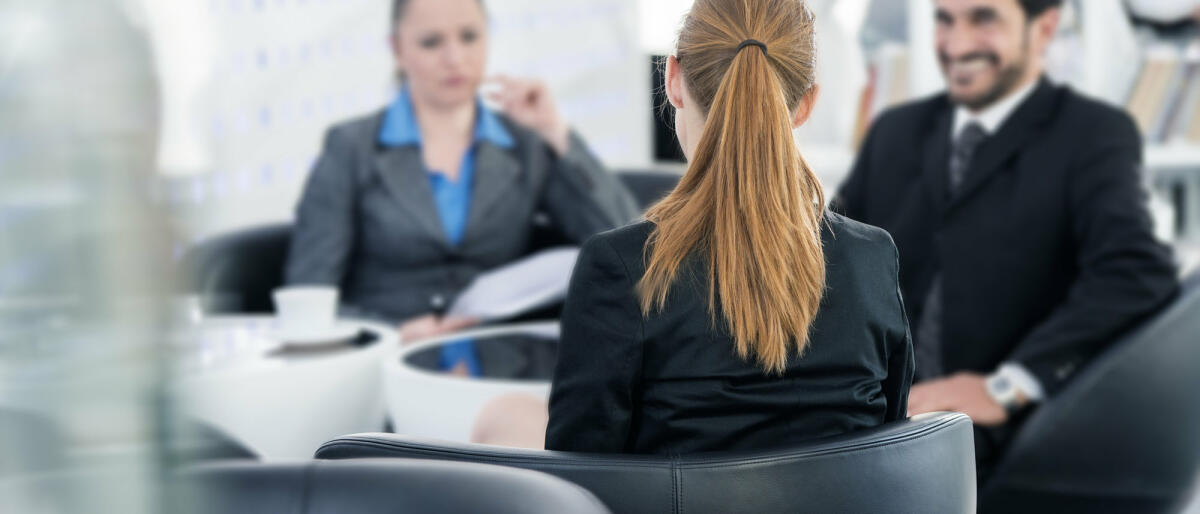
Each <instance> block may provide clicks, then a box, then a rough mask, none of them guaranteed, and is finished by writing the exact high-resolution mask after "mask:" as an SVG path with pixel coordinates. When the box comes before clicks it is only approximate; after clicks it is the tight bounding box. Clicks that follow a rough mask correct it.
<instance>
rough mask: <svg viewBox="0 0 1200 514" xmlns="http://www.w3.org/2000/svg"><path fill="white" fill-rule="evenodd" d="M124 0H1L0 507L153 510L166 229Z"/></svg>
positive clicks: (153, 95) (137, 45) (148, 67)
mask: <svg viewBox="0 0 1200 514" xmlns="http://www.w3.org/2000/svg"><path fill="white" fill-rule="evenodd" d="M125 4H126V3H125V2H118V1H113V0H93V1H89V2H78V1H67V0H38V1H36V2H31V1H28V0H0V450H4V456H3V457H2V458H3V460H4V465H3V466H0V511H3V512H84V511H86V512H108V511H121V512H143V511H146V512H155V511H159V510H161V509H159V508H156V505H157V503H156V502H158V501H159V499H158V497H157V495H156V494H155V493H154V491H155V490H156V489H157V488H156V487H155V480H154V479H153V477H157V476H158V475H159V473H158V472H157V470H158V469H159V468H160V466H161V465H162V464H163V455H164V453H163V452H162V451H161V450H160V448H161V447H162V445H161V440H162V439H163V435H162V434H164V433H165V431H164V428H163V427H164V426H166V423H165V422H164V419H165V418H164V412H165V410H164V409H162V403H161V401H159V398H160V397H161V395H160V385H159V384H161V383H162V377H161V376H160V375H161V370H162V369H164V368H163V366H162V363H161V358H160V353H159V350H158V348H159V345H158V344H157V341H158V340H159V338H158V337H157V336H156V334H157V333H158V332H159V328H160V325H161V323H162V322H163V318H162V317H161V316H160V313H159V306H161V305H165V302H164V301H163V298H164V295H165V294H166V292H167V291H169V286H170V283H171V280H170V279H169V273H168V270H167V263H168V261H167V260H166V259H165V258H164V257H165V256H166V252H165V251H164V247H165V243H166V242H167V241H168V240H169V238H168V237H166V233H165V232H166V231H165V229H164V225H163V223H162V220H163V216H162V215H161V214H160V213H158V212H157V210H156V208H155V206H154V205H152V204H151V203H150V201H149V194H147V193H148V190H149V188H148V184H150V179H151V176H152V174H153V164H154V156H155V152H156V147H157V120H158V114H157V107H156V106H157V105H158V97H157V85H156V80H155V74H154V69H153V65H152V62H153V61H152V60H151V55H150V51H149V48H148V46H147V44H146V42H145V39H144V37H143V35H142V34H141V33H140V32H139V31H138V30H137V29H136V28H135V27H134V25H133V23H131V19H133V18H131V14H134V13H132V12H131V11H130V10H129V8H128V6H126V5H125ZM34 472H39V473H41V474H39V475H36V476H34V475H31V474H32V473H34ZM93 476H96V477H99V476H103V477H105V480H106V481H107V482H106V483H108V484H114V483H117V484H120V487H116V488H114V487H104V486H103V484H100V483H98V482H95V481H94V480H92V479H91V478H90V477H93Z"/></svg>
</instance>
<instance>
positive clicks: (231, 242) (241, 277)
mask: <svg viewBox="0 0 1200 514" xmlns="http://www.w3.org/2000/svg"><path fill="white" fill-rule="evenodd" d="M291 240H292V226H291V224H288V223H280V224H275V225H265V226H261V227H255V228H249V229H244V230H239V231H236V232H231V233H228V234H224V235H221V236H217V237H215V238H213V239H210V240H208V241H204V242H203V243H201V244H199V245H197V246H195V247H193V248H192V249H191V250H190V251H189V252H188V253H187V254H186V255H185V256H184V259H183V265H184V270H185V273H186V274H187V279H188V282H189V284H188V285H189V290H190V292H192V293H193V294H196V295H199V296H200V298H201V300H202V302H203V303H204V305H203V307H204V310H205V311H206V312H209V313H231V312H240V313H267V312H273V311H274V310H275V308H274V302H273V301H272V299H271V292H272V291H274V290H275V289H276V288H278V287H279V286H280V285H282V284H283V270H284V266H285V264H286V263H287V252H288V247H289V246H290V245H291Z"/></svg>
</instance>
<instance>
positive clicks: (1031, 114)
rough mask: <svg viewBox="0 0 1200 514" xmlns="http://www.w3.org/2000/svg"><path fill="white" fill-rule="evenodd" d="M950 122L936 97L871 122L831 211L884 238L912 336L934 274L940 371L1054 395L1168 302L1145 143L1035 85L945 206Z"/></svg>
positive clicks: (1107, 112) (1171, 286) (1083, 103)
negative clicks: (1145, 171) (1014, 381)
mask: <svg viewBox="0 0 1200 514" xmlns="http://www.w3.org/2000/svg"><path fill="white" fill-rule="evenodd" d="M953 111H954V107H953V105H952V104H951V102H950V101H949V99H948V98H947V96H945V95H939V96H935V97H933V98H930V99H927V100H924V101H919V102H916V103H913V104H909V105H905V106H902V107H899V108H896V109H893V110H891V111H889V112H887V113H885V114H884V115H883V116H881V117H880V119H879V120H878V121H877V122H876V123H875V126H874V127H873V128H872V130H871V132H870V134H869V135H868V137H867V140H866V141H865V143H864V145H863V148H862V151H861V153H860V154H859V157H858V161H857V163H856V164H855V166H854V169H853V171H852V172H851V174H850V176H849V178H848V179H847V180H846V182H845V184H844V185H843V186H842V188H841V191H840V194H839V196H838V198H837V200H835V202H834V203H835V207H834V208H835V209H837V210H840V211H841V212H844V213H845V214H846V215H847V216H849V217H851V218H854V219H856V220H859V221H862V222H864V223H870V224H872V225H876V226H879V227H882V228H883V229H885V230H887V231H888V232H890V233H891V235H892V237H893V238H895V241H896V246H897V247H898V248H899V249H900V286H901V289H902V290H903V291H904V298H905V300H906V301H907V302H906V303H907V305H908V308H909V317H910V319H912V320H914V323H915V322H916V321H915V320H919V319H920V318H921V314H922V312H923V310H924V308H925V301H926V293H927V292H928V290H929V286H930V283H931V281H932V279H933V277H934V275H935V274H936V273H937V272H938V270H939V269H940V270H941V272H942V274H943V275H942V280H943V282H942V284H943V286H942V292H943V295H944V302H945V303H944V308H943V310H942V324H943V326H942V334H943V335H942V337H943V343H942V353H943V363H944V365H945V368H946V370H947V371H949V372H955V371H974V372H980V373H988V372H991V371H993V370H995V369H996V367H997V366H998V365H999V364H1001V363H1002V362H1006V361H1015V362H1017V363H1020V364H1022V365H1024V366H1025V367H1026V368H1027V369H1029V371H1030V372H1031V373H1033V374H1034V376H1036V377H1037V378H1038V379H1039V380H1040V381H1041V383H1042V386H1043V387H1044V388H1045V390H1046V392H1047V394H1053V392H1054V391H1056V390H1058V389H1059V388H1061V387H1062V385H1063V384H1064V383H1065V381H1067V380H1068V378H1069V377H1070V376H1071V375H1072V374H1073V373H1074V372H1075V371H1077V370H1078V369H1079V368H1080V367H1081V366H1083V365H1084V364H1085V363H1086V362H1087V361H1088V359H1090V358H1091V357H1092V356H1093V355H1095V354H1096V353H1097V352H1098V351H1099V350H1100V349H1101V348H1103V347H1104V345H1106V344H1108V343H1109V342H1111V341H1112V340H1113V339H1114V337H1116V336H1117V334H1118V333H1120V332H1121V331H1123V330H1125V329H1126V328H1128V327H1129V326H1130V325H1131V324H1133V323H1134V322H1135V321H1137V320H1138V319H1140V318H1142V317H1144V316H1146V315H1147V314H1149V313H1151V312H1152V311H1153V310H1155V309H1156V308H1158V307H1159V306H1161V305H1162V304H1163V303H1164V301H1166V300H1167V299H1169V297H1171V296H1172V295H1173V294H1174V292H1175V290H1176V289H1177V279H1176V270H1175V267H1174V264H1173V259H1172V256H1171V251H1170V249H1169V248H1167V247H1166V246H1164V245H1163V244H1160V243H1159V242H1158V241H1156V240H1155V238H1154V236H1153V233H1152V227H1151V219H1150V216H1149V214H1148V212H1147V209H1146V194H1145V192H1144V189H1143V188H1142V184H1141V178H1140V165H1141V159H1142V139H1141V137H1139V135H1138V132H1137V129H1136V127H1135V126H1134V124H1133V121H1132V120H1131V119H1130V118H1129V116H1128V115H1126V114H1124V113H1123V112H1121V111H1118V110H1116V109H1113V108H1111V107H1108V106H1106V105H1102V104H1100V103H1098V102H1095V101H1092V100H1089V99H1086V98H1084V97H1082V96H1080V95H1078V94H1076V93H1074V92H1072V91H1071V90H1069V89H1066V88H1063V87H1058V86H1055V85H1052V84H1050V83H1049V82H1047V81H1045V80H1043V81H1042V82H1041V84H1039V85H1038V86H1037V87H1036V89H1035V90H1034V92H1033V93H1032V95H1031V96H1030V97H1029V98H1027V99H1026V100H1025V102H1024V103H1023V104H1022V105H1020V106H1019V107H1018V108H1017V109H1016V110H1015V111H1014V112H1013V114H1012V115H1011V117H1010V118H1009V119H1008V120H1007V121H1005V122H1004V124H1003V125H1002V126H1001V128H1000V129H999V131H998V132H997V133H995V134H993V135H992V136H990V137H989V138H988V139H987V140H986V141H985V142H984V143H983V144H982V145H981V146H980V148H979V149H978V150H977V151H976V154H975V159H974V161H973V162H972V163H971V165H970V167H969V170H968V172H967V175H966V178H965V179H964V182H963V184H962V185H961V186H960V190H959V191H958V193H957V194H956V195H955V196H954V197H953V198H950V197H949V196H948V194H947V189H948V173H949V172H948V167H949V153H948V152H949V148H950V126H951V123H952V121H951V120H952V118H953ZM914 343H915V344H916V345H920V344H921V341H920V340H919V339H918V340H915V341H914Z"/></svg>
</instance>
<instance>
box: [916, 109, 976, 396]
mask: <svg viewBox="0 0 1200 514" xmlns="http://www.w3.org/2000/svg"><path fill="white" fill-rule="evenodd" d="M986 138H987V132H985V131H984V130H983V127H982V126H980V125H979V124H978V123H975V122H971V123H969V124H967V126H965V127H963V129H962V131H961V132H959V133H958V137H956V138H954V146H953V148H952V149H951V152H950V177H949V179H950V188H949V193H950V195H951V196H954V195H955V194H956V193H957V192H958V188H959V186H962V183H963V179H965V178H966V177H967V171H968V169H970V166H971V159H973V158H974V157H975V150H978V149H979V144H980V143H982V142H983V140H984V139H986ZM939 266H940V263H939ZM942 303H943V298H942V273H941V270H938V272H937V274H936V275H934V277H933V282H932V283H931V284H930V285H929V293H927V294H926V295H925V309H924V310H923V311H922V312H921V319H920V321H918V323H917V334H916V335H917V341H916V342H917V345H916V347H915V348H914V349H913V351H914V353H915V354H916V356H915V357H916V361H917V369H916V375H917V379H918V380H929V379H932V378H937V377H940V376H942V375H944V374H945V372H946V370H945V369H944V366H943V365H942V342H943V341H942Z"/></svg>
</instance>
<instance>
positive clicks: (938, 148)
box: [922, 102, 954, 213]
mask: <svg viewBox="0 0 1200 514" xmlns="http://www.w3.org/2000/svg"><path fill="white" fill-rule="evenodd" d="M953 114H954V109H953V108H952V107H951V106H950V105H949V103H948V102H947V104H946V106H945V107H943V108H942V109H941V112H939V113H937V114H936V115H935V118H934V120H933V124H932V126H931V128H930V130H929V131H928V132H927V133H926V134H925V152H924V156H925V162H924V166H923V167H922V169H923V173H922V180H923V181H924V182H925V191H926V192H927V193H928V194H929V197H930V199H931V200H932V201H933V205H934V206H935V207H936V210H937V212H939V213H940V212H943V211H944V210H945V208H946V204H947V202H948V199H947V197H946V189H947V187H948V184H947V181H948V180H949V173H950V123H951V120H952V119H953Z"/></svg>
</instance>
